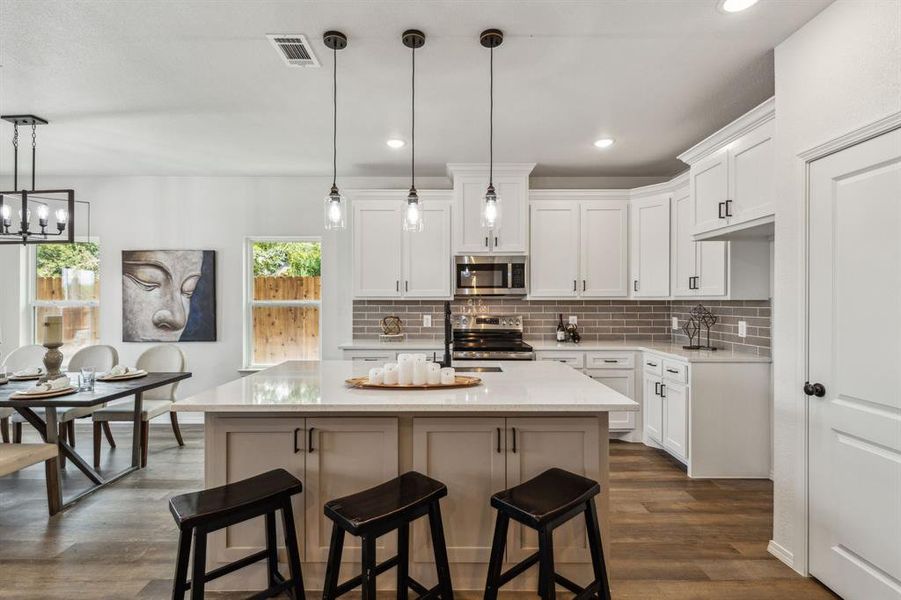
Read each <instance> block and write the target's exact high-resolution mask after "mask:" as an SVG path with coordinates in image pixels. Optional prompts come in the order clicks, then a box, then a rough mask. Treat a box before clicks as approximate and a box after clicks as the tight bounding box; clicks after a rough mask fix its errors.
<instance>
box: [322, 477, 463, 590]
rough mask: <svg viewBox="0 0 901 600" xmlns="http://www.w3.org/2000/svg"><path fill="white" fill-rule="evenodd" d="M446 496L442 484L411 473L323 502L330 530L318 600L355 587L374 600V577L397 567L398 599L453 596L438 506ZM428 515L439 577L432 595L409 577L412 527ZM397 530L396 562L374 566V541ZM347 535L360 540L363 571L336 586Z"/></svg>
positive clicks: (391, 559) (388, 561) (390, 559)
mask: <svg viewBox="0 0 901 600" xmlns="http://www.w3.org/2000/svg"><path fill="white" fill-rule="evenodd" d="M445 496H447V487H446V486H445V485H444V484H443V483H441V482H440V481H435V480H434V479H432V478H430V477H426V476H425V475H422V474H421V473H417V472H415V471H410V472H409V473H404V474H403V475H401V476H400V477H397V478H396V479H392V480H391V481H386V482H385V483H382V484H380V485H377V486H375V487H373V488H370V489H368V490H364V491H362V492H359V493H356V494H352V495H350V496H345V497H344V498H338V499H337V500H331V501H329V502H327V503H326V505H325V516H327V517H328V518H330V519H331V520H332V522H333V524H332V541H331V545H330V546H329V554H328V564H327V565H326V569H325V583H324V585H323V590H322V600H333V599H334V598H337V597H338V596H340V595H342V594H344V593H346V592H349V591H350V590H352V589H354V588H356V587H358V586H360V587H362V592H363V600H375V579H376V576H378V575H380V574H381V573H384V572H385V571H387V570H388V569H390V568H391V567H395V566H396V567H397V597H398V599H400V600H406V598H407V589H408V588H409V589H412V590H413V591H414V592H416V593H417V594H420V596H419V598H441V599H442V600H452V599H453V597H454V591H453V587H452V586H451V578H450V567H449V566H448V563H447V548H446V547H445V542H444V528H443V526H442V524H441V508H440V506H439V505H438V500H439V499H441V498H443V497H445ZM426 514H427V515H428V516H429V527H430V529H431V533H432V547H433V548H434V550H435V567H436V570H437V571H438V585H436V586H435V587H433V588H432V589H428V588H426V587H425V586H424V585H422V584H421V583H419V582H418V581H416V580H415V579H413V578H412V577H410V576H409V564H410V523H411V522H413V521H415V520H416V519H418V518H419V517H422V516H424V515H426ZM395 530H396V531H397V556H395V557H393V558H389V559H388V560H386V561H385V562H383V563H380V564H376V562H375V540H376V538H378V537H380V536H383V535H385V534H386V533H389V532H391V531H395ZM345 532H346V533H349V534H351V535H355V536H358V537H360V538H362V542H363V544H362V546H363V552H362V555H363V556H362V558H363V560H362V562H363V569H362V573H361V574H360V575H357V576H356V577H353V578H351V579H349V580H347V581H345V582H344V583H342V584H338V571H339V570H340V568H341V552H342V550H343V549H344V534H345Z"/></svg>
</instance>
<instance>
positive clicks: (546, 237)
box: [529, 200, 580, 298]
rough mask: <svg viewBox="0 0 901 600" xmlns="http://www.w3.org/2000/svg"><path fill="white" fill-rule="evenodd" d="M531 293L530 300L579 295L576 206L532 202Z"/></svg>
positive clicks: (549, 202)
mask: <svg viewBox="0 0 901 600" xmlns="http://www.w3.org/2000/svg"><path fill="white" fill-rule="evenodd" d="M530 212H531V232H532V241H531V253H530V259H529V266H530V277H529V281H530V290H529V295H530V297H532V298H567V297H576V296H578V295H579V287H578V283H577V281H578V280H579V278H580V277H579V254H580V252H579V204H578V203H577V202H568V201H553V200H549V201H545V202H533V203H532V205H531V207H530Z"/></svg>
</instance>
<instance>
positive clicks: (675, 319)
mask: <svg viewBox="0 0 901 600" xmlns="http://www.w3.org/2000/svg"><path fill="white" fill-rule="evenodd" d="M672 327H673V329H679V317H673V324H672Z"/></svg>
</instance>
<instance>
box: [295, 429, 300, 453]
mask: <svg viewBox="0 0 901 600" xmlns="http://www.w3.org/2000/svg"><path fill="white" fill-rule="evenodd" d="M298 433H300V427H296V428H295V429H294V454H297V453H298V452H300V447H299V446H298V445H297V434H298Z"/></svg>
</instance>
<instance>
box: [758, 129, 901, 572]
mask: <svg viewBox="0 0 901 600" xmlns="http://www.w3.org/2000/svg"><path fill="white" fill-rule="evenodd" d="M896 129H901V111H898V112H895V113H892V114H889V115H887V116H885V117H883V118H881V119H877V120H876V121H872V122H870V123H867V124H865V125H863V126H861V127H858V128H856V129H853V130H851V131H849V132H847V133H845V134H842V135H840V136H837V137H834V138H831V139H829V140H827V141H825V142H823V143H821V144H818V145H816V146H813V147H811V148H809V149H807V150H805V151H803V152H801V153H799V154H798V155H797V159H798V160H800V161H802V162H803V167H804V200H803V205H802V215H801V219H800V222H799V224H798V228H797V230H796V231H797V233H798V239H799V240H800V242H801V247H802V250H803V251H802V252H800V253H799V254H800V256H799V260H800V266H799V271H798V272H799V273H800V274H801V281H802V282H803V285H802V290H801V294H799V298H798V307H797V308H798V315H799V316H800V318H799V319H798V323H797V327H798V329H797V334H798V339H799V340H801V343H799V344H798V345H797V348H796V349H795V353H794V357H793V358H794V359H795V360H796V361H797V362H796V365H798V366H797V367H796V369H795V376H794V378H793V379H795V380H796V381H795V382H794V383H795V384H796V392H795V394H796V395H795V399H796V400H795V402H794V404H793V405H792V411H793V412H794V415H795V417H796V418H797V420H798V422H799V423H801V425H802V426H801V428H800V430H799V431H798V432H797V433H798V434H799V435H798V439H797V440H796V443H797V446H796V449H797V450H798V454H797V456H798V457H799V458H797V459H796V466H797V467H800V468H799V469H798V471H797V472H798V473H799V474H800V477H799V478H798V480H797V481H795V482H793V485H794V486H795V501H794V505H793V507H792V510H791V513H792V515H791V516H792V521H793V522H794V523H797V525H796V527H797V530H796V533H797V534H799V535H798V536H797V538H796V539H797V540H798V546H797V547H796V548H794V549H793V551H792V550H788V549H786V548H784V547H783V546H782V545H781V544H779V543H778V542H776V541H775V540H772V539H771V540H770V542H769V544H768V547H767V550H768V551H769V553H770V554H772V555H774V556H775V557H776V558H778V559H779V560H781V561H782V562H784V563H786V564H787V565H788V566H789V567H791V568H792V569H794V570H795V571H797V572H798V573H800V574H801V575H804V576H807V577H809V576H810V572H809V566H810V563H809V557H810V410H809V405H810V401H811V400H810V398H809V397H808V396H806V395H804V393H803V392H802V389H801V387H802V385H803V382H804V381H808V380H809V373H810V353H809V339H808V334H809V331H810V313H809V311H808V309H807V307H808V302H809V298H810V170H811V163H813V162H814V161H817V160H820V159H822V158H826V157H827V156H829V155H831V154H835V153H837V152H841V151H842V150H846V149H848V148H850V147H852V146H856V145H858V144H862V143H864V142H868V141H870V140H872V139H873V138H876V137H879V136H881V135H883V134H886V133H890V132H892V131H894V130H896ZM776 301H777V302H778V299H776ZM776 318H778V316H776Z"/></svg>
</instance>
